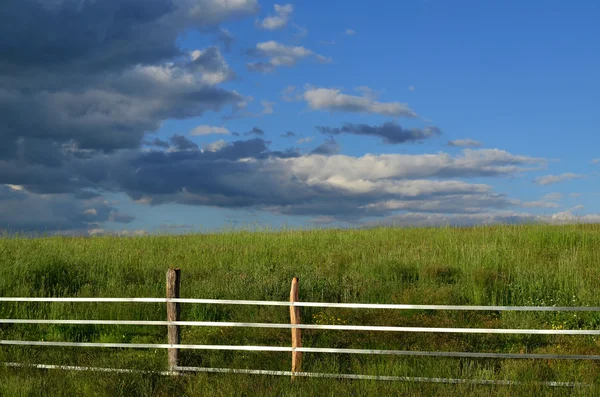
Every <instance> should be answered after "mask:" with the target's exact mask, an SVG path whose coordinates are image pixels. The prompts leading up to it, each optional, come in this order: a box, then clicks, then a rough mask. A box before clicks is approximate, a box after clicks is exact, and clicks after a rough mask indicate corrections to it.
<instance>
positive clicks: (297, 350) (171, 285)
mask: <svg viewBox="0 0 600 397" xmlns="http://www.w3.org/2000/svg"><path fill="white" fill-rule="evenodd" d="M179 282H180V273H179V269H169V272H168V273H167V298H143V297H140V298H118V297H112V298H106V297H105V298H94V297H0V303H2V302H5V303H10V302H14V303H22V302H40V303H44V302H49V303H52V302H54V303H61V302H64V303H68V302H70V303H86V302H87V303H161V304H166V306H167V320H166V321H165V320H101V319H96V320H91V319H81V320H77V319H0V325H2V324H13V325H19V324H20V325H54V324H57V325H58V324H60V325H98V326H105V325H109V326H110V325H135V326H167V329H168V343H96V342H68V341H28V340H0V345H4V346H39V347H87V348H122V349H167V350H168V352H169V371H163V372H154V373H160V374H170V375H174V374H175V375H181V374H183V373H186V372H215V373H239V374H263V375H283V376H291V378H292V380H293V379H294V378H295V377H296V376H297V377H324V378H338V379H377V380H404V381H409V380H410V381H422V382H441V383H467V382H468V383H475V384H506V385H509V384H518V382H514V381H509V380H506V381H505V380H481V379H480V380H477V379H472V380H469V379H450V378H448V379H445V378H419V377H402V376H379V375H377V376H375V375H360V374H325V373H312V372H302V371H301V370H300V365H301V362H302V359H301V358H302V353H317V354H363V355H365V354H367V355H389V356H413V357H455V358H480V359H544V360H592V361H598V360H600V355H582V354H536V353H500V352H453V351H418V350H389V349H349V348H344V349H342V348H327V347H306V346H302V342H301V336H300V330H337V331H365V332H372V331H374V332H419V333H456V334H521V335H574V336H576V335H600V330H597V329H576V330H573V329H512V328H511V329H508V328H446V327H405V326H385V325H336V324H300V323H299V322H300V321H299V317H300V316H299V312H298V310H299V308H300V307H323V308H338V309H389V310H457V311H529V312H561V311H568V312H577V311H579V312H600V307H598V306H574V307H564V306H469V305H465V306H461V305H411V304H376V303H328V302H299V301H298V300H297V296H298V280H297V279H296V278H295V279H294V281H293V282H292V291H291V293H290V301H289V302H285V301H263V300H231V299H189V298H180V297H179ZM183 303H185V304H207V305H210V304H217V305H257V306H285V307H288V308H290V323H259V322H217V321H181V319H180V306H179V305H180V304H183ZM182 326H189V327H239V328H271V329H289V330H291V332H292V346H252V345H202V344H182V343H180V327H182ZM179 350H215V351H254V352H287V353H292V371H267V370H253V369H231V368H204V367H181V366H179V365H178V362H179V358H178V352H179ZM3 364H4V365H5V366H8V367H15V368H16V367H26V366H31V367H34V368H46V369H71V370H90V371H94V370H97V371H111V370H112V369H107V368H95V367H76V366H60V365H50V364H20V363H3ZM114 371H116V372H123V373H127V372H131V373H134V372H140V371H141V370H126V369H114ZM141 372H144V371H141ZM539 383H542V384H546V385H549V386H573V385H577V384H576V383H573V382H571V383H569V382H539Z"/></svg>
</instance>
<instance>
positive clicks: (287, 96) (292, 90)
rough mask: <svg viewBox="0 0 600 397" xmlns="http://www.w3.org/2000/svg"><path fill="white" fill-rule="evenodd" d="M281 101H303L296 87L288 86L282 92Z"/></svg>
mask: <svg viewBox="0 0 600 397" xmlns="http://www.w3.org/2000/svg"><path fill="white" fill-rule="evenodd" d="M281 100H282V101H284V102H293V101H301V100H302V94H301V93H299V92H296V87H295V86H293V85H288V86H287V87H285V88H284V89H283V90H282V91H281Z"/></svg>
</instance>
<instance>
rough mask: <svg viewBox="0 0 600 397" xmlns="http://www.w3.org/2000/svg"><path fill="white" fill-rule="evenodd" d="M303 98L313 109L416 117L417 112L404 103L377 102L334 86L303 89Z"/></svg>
mask: <svg viewBox="0 0 600 397" xmlns="http://www.w3.org/2000/svg"><path fill="white" fill-rule="evenodd" d="M304 99H305V100H306V102H307V103H308V105H309V107H310V108H311V109H313V110H329V111H332V112H335V111H337V112H351V113H375V114H381V115H384V116H404V117H411V118H414V117H417V114H416V113H415V112H414V111H413V110H412V109H410V108H409V107H408V106H407V105H406V104H403V103H399V102H378V101H374V100H372V99H370V98H368V97H365V96H363V97H359V96H354V95H346V94H342V93H341V91H340V90H338V89H334V88H308V89H306V90H305V91H304Z"/></svg>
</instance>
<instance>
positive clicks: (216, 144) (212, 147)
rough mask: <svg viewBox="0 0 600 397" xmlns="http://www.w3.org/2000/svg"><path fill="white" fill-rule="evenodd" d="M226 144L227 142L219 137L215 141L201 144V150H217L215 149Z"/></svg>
mask: <svg viewBox="0 0 600 397" xmlns="http://www.w3.org/2000/svg"><path fill="white" fill-rule="evenodd" d="M227 145H228V144H227V142H225V141H224V140H222V139H221V140H218V141H216V142H213V143H208V144H206V145H203V146H202V150H204V151H207V152H217V151H219V150H221V149H223V148H225V147H226V146H227Z"/></svg>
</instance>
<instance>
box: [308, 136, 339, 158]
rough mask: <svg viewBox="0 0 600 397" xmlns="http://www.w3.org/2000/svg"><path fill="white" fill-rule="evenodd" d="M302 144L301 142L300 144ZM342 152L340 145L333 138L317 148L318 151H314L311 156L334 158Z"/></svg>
mask: <svg viewBox="0 0 600 397" xmlns="http://www.w3.org/2000/svg"><path fill="white" fill-rule="evenodd" d="M298 143H300V142H298ZM339 152H340V145H338V143H337V142H336V141H335V140H334V139H333V137H332V138H330V139H327V140H326V141H325V143H323V144H321V145H319V146H317V148H316V149H314V150H312V151H311V152H310V153H311V154H319V155H324V156H332V155H334V154H338V153H339Z"/></svg>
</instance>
